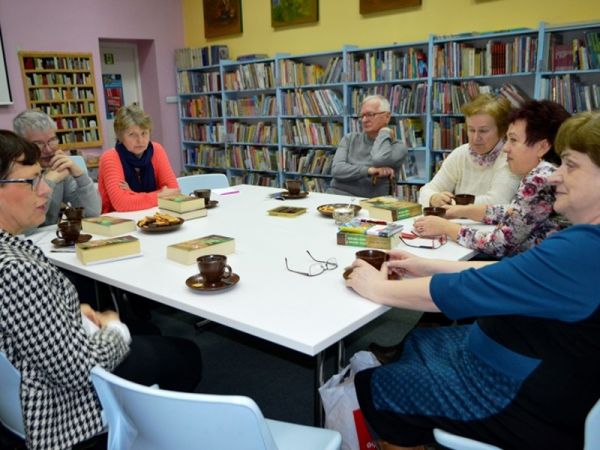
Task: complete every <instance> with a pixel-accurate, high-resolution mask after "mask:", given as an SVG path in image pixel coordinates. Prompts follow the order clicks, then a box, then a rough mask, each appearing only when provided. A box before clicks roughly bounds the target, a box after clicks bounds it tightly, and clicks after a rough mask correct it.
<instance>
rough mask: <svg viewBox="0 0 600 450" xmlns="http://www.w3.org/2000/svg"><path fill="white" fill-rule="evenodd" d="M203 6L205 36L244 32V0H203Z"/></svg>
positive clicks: (211, 36)
mask: <svg viewBox="0 0 600 450" xmlns="http://www.w3.org/2000/svg"><path fill="white" fill-rule="evenodd" d="M202 6H203V11H204V37H205V38H207V39H210V38H214V37H219V36H228V35H231V34H241V33H242V31H243V25H242V0H202Z"/></svg>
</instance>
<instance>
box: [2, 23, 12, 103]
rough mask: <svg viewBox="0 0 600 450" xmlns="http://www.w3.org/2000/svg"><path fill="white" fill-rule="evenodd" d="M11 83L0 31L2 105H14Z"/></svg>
mask: <svg viewBox="0 0 600 450" xmlns="http://www.w3.org/2000/svg"><path fill="white" fill-rule="evenodd" d="M12 102H13V101H12V97H11V95H10V85H9V83H8V71H7V70H6V61H5V59H4V45H3V44H2V33H1V32H0V105H12Z"/></svg>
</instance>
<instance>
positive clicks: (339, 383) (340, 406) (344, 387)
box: [319, 351, 380, 450]
mask: <svg viewBox="0 0 600 450" xmlns="http://www.w3.org/2000/svg"><path fill="white" fill-rule="evenodd" d="M379 365H380V364H379V361H377V358H375V355H373V353H371V352H366V351H362V352H358V353H355V354H354V355H353V356H352V358H350V364H348V365H347V366H346V367H345V368H344V369H342V370H341V371H340V372H339V373H337V374H335V375H333V376H332V377H331V378H330V379H329V380H327V382H325V384H323V386H321V387H320V388H319V394H320V395H321V401H322V402H323V409H324V410H325V428H329V429H331V430H336V431H338V432H340V434H341V435H342V450H373V449H375V448H376V447H375V443H374V442H373V439H372V438H371V435H370V434H369V431H368V430H367V426H366V423H365V420H364V418H363V416H362V413H361V411H360V408H359V406H358V399H357V398H356V391H355V390H354V375H355V374H356V373H357V372H360V371H361V370H365V369H368V368H371V367H376V366H379Z"/></svg>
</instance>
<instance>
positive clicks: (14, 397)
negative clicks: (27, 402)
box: [0, 352, 25, 438]
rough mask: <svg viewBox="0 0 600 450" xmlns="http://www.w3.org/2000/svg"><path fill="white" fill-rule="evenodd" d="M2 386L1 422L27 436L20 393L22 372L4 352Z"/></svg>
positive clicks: (0, 371)
mask: <svg viewBox="0 0 600 450" xmlns="http://www.w3.org/2000/svg"><path fill="white" fill-rule="evenodd" d="M0 386H2V395H0V422H2V425H4V426H5V427H6V428H8V429H9V430H10V431H12V432H13V433H15V434H17V435H19V436H21V437H22V438H25V427H24V426H23V414H22V412H21V398H20V395H19V389H20V387H21V374H20V373H19V371H18V370H17V369H16V368H15V366H13V365H12V363H11V362H10V361H9V360H8V358H7V357H6V355H5V354H4V353H3V352H0Z"/></svg>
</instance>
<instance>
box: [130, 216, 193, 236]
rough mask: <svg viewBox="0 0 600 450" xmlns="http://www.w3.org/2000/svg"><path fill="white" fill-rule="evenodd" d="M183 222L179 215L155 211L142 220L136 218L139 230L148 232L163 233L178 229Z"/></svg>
mask: <svg viewBox="0 0 600 450" xmlns="http://www.w3.org/2000/svg"><path fill="white" fill-rule="evenodd" d="M183 222H184V220H183V219H182V218H181V217H175V216H172V215H170V214H165V213H158V212H157V213H155V214H154V215H153V216H146V217H144V218H143V219H142V220H138V222H137V226H138V228H139V229H140V230H142V231H145V232H148V233H163V232H166V231H174V230H176V229H178V228H179V227H180V226H181V224H182V223H183Z"/></svg>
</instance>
